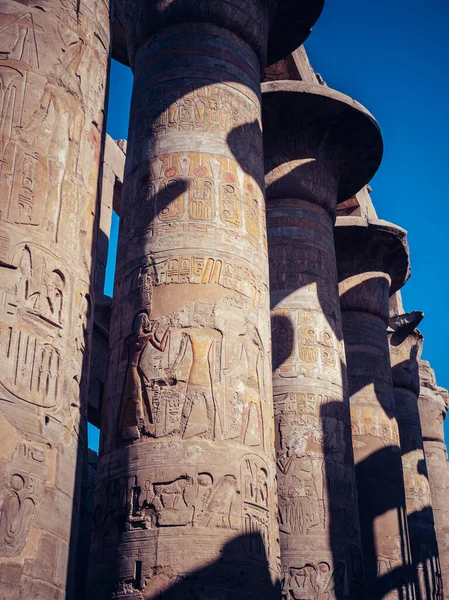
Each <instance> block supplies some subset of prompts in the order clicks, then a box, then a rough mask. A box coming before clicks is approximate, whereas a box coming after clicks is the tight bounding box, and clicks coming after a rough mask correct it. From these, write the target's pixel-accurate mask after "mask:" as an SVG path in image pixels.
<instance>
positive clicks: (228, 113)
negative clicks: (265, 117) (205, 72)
mask: <svg viewBox="0 0 449 600" xmlns="http://www.w3.org/2000/svg"><path fill="white" fill-rule="evenodd" d="M192 88H194V86H192ZM239 88H241V90H242V92H244V93H243V94H238V93H237V90H238V89H239ZM250 94H251V92H250V91H249V89H248V88H247V87H245V88H243V87H242V86H240V85H239V84H234V85H233V87H232V88H231V87H228V86H226V85H219V84H214V85H204V86H203V87H200V88H198V89H192V90H191V91H189V90H186V91H185V93H184V94H183V96H182V98H179V91H178V88H177V87H176V86H173V85H160V86H153V87H151V88H150V89H149V90H148V92H147V95H148V98H147V102H148V104H147V106H149V107H150V110H151V111H152V113H153V114H156V113H157V115H158V116H157V117H155V118H154V117H153V118H151V115H149V118H148V120H149V121H151V122H152V128H153V133H154V134H155V135H158V136H159V135H164V134H166V133H170V132H171V131H186V132H188V131H199V132H206V131H207V132H209V133H214V134H220V133H222V134H223V135H227V134H228V133H229V132H230V131H231V130H232V129H234V128H236V127H239V126H241V125H244V124H246V123H251V122H254V121H260V114H259V110H258V99H257V97H256V95H255V94H254V95H253V97H252V99H251V100H248V95H250Z"/></svg>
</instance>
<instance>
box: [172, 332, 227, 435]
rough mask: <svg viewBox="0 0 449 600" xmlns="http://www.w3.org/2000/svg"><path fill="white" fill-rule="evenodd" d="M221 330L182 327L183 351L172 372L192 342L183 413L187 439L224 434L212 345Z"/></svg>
mask: <svg viewBox="0 0 449 600" xmlns="http://www.w3.org/2000/svg"><path fill="white" fill-rule="evenodd" d="M217 339H218V340H221V333H220V332H219V331H218V330H216V329H211V328H207V327H184V328H182V340H181V345H180V348H179V353H178V356H177V358H176V359H175V362H174V364H173V366H172V367H171V371H172V372H175V371H176V368H177V367H178V365H179V364H180V363H181V361H182V360H183V358H184V356H185V353H186V350H187V346H188V345H190V350H191V353H192V362H191V366H190V370H189V374H188V377H187V385H186V392H185V401H184V406H183V409H182V414H181V431H182V436H183V438H184V439H188V438H192V437H195V436H202V437H210V438H212V439H216V437H217V436H220V434H221V426H220V417H219V412H218V407H217V404H216V398H215V395H214V390H213V384H212V357H211V352H212V347H213V343H214V341H215V340H217Z"/></svg>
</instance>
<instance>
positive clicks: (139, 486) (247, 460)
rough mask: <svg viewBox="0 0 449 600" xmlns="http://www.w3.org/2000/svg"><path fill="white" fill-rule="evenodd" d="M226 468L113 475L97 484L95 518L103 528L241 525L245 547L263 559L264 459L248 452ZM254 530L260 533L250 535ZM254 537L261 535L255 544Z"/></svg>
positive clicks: (267, 498) (267, 504)
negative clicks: (236, 467)
mask: <svg viewBox="0 0 449 600" xmlns="http://www.w3.org/2000/svg"><path fill="white" fill-rule="evenodd" d="M228 468H229V470H228V471H226V469H225V467H222V468H221V469H220V470H221V472H220V473H216V472H215V473H214V469H211V470H205V471H196V470H194V469H192V468H188V467H186V468H185V469H184V470H180V469H179V468H176V467H167V468H163V469H161V468H153V469H150V468H146V469H142V470H139V471H138V472H137V474H136V475H130V476H124V477H120V478H116V479H112V480H110V481H109V483H108V484H107V485H105V486H103V487H102V488H101V489H98V490H97V502H96V508H95V511H94V521H95V523H96V525H97V526H98V525H100V524H103V529H104V527H106V529H107V528H108V527H110V526H113V525H112V522H115V524H116V526H117V524H120V523H121V524H122V525H124V526H125V527H126V528H127V529H128V530H133V529H155V528H160V527H186V526H190V527H195V528H199V527H201V528H208V529H222V530H229V531H236V532H237V531H241V532H242V533H245V534H248V535H247V540H248V541H247V542H245V544H246V546H245V549H246V551H247V552H248V553H249V554H251V556H252V557H253V558H255V559H256V560H257V559H260V560H264V559H266V555H267V552H268V547H269V531H270V512H269V511H270V508H271V495H272V491H271V490H270V488H269V478H268V469H267V465H266V464H265V462H264V461H263V460H262V459H261V458H260V457H258V456H256V455H252V454H248V455H246V456H244V458H243V459H242V461H241V465H240V470H236V471H234V470H233V469H232V468H230V467H228ZM215 471H216V469H215ZM107 523H109V525H106V524H107ZM97 528H98V530H100V529H101V527H97ZM255 533H257V534H260V536H259V535H250V534H255ZM255 540H260V541H259V542H257V547H255V546H254V544H255V543H256V541H255Z"/></svg>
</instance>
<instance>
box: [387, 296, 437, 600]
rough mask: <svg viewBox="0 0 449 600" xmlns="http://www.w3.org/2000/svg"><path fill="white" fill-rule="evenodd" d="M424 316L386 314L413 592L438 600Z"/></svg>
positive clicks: (414, 313) (420, 314)
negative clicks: (425, 422) (423, 416)
mask: <svg viewBox="0 0 449 600" xmlns="http://www.w3.org/2000/svg"><path fill="white" fill-rule="evenodd" d="M390 314H391V307H390ZM422 318H423V313H421V312H418V311H414V312H412V313H406V314H400V315H396V316H394V317H392V318H390V335H389V338H390V356H391V369H392V376H393V386H394V399H395V406H396V418H397V422H398V427H399V437H400V442H401V454H402V468H403V471H404V488H405V506H406V510H407V521H408V530H409V536H410V549H411V553H412V568H413V569H412V571H413V577H414V579H415V587H416V588H417V591H416V597H417V598H419V599H420V600H421V599H422V600H436V599H441V598H443V595H442V581H441V572H440V566H439V557H438V544H437V540H436V536H435V524H434V518H433V510H432V498H431V492H430V486H429V481H428V475H427V466H426V458H425V456H424V447H423V437H422V431H421V422H420V418H419V411H418V396H419V358H420V356H421V351H422V342H423V336H422V335H421V333H420V332H419V331H418V330H417V329H416V327H417V326H418V324H419V323H420V321H421V319H422Z"/></svg>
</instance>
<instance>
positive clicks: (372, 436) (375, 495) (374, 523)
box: [335, 217, 412, 598]
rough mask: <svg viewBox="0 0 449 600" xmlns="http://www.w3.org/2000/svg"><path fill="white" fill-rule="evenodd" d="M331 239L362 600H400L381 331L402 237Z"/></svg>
mask: <svg viewBox="0 0 449 600" xmlns="http://www.w3.org/2000/svg"><path fill="white" fill-rule="evenodd" d="M335 235H336V249H337V266H338V275H339V291H340V300H341V308H342V317H343V334H344V341H345V348H346V359H347V373H348V383H349V393H350V406H351V422H352V440H353V447H354V457H355V464H356V477H357V492H358V498H359V512H360V525H361V531H362V542H363V552H364V562H365V573H366V586H367V597H368V598H378V597H379V594H383V595H382V597H385V598H402V597H403V596H402V595H401V594H402V593H406V592H405V591H404V590H405V589H409V592H407V593H412V592H411V587H410V585H409V584H408V583H407V582H408V578H409V577H410V573H409V570H408V565H409V563H410V551H409V541H408V531H407V517H406V509H405V495H404V481H403V472H402V464H401V453H400V441H399V431H398V425H397V420H396V411H395V399H394V394H393V382H392V376H391V365H390V354H389V345H388V334H387V323H388V298H389V295H390V294H391V293H392V292H394V291H396V290H397V289H399V287H401V286H402V285H403V284H404V282H405V280H406V277H407V274H408V257H407V250H406V245H405V232H404V231H403V230H401V229H400V228H396V227H395V226H392V225H391V224H389V223H385V222H383V221H376V222H375V223H374V224H367V222H366V221H364V220H363V219H359V218H351V217H343V218H339V219H338V220H337V227H336V228H335Z"/></svg>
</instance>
